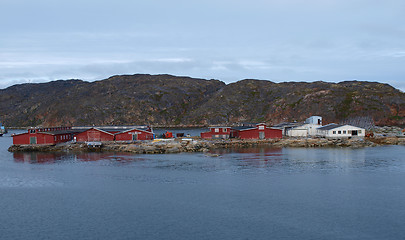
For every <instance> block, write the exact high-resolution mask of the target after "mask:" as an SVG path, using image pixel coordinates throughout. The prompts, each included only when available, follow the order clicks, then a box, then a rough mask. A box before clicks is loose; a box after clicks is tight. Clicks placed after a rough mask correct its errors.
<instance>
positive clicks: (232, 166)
mask: <svg viewBox="0 0 405 240" xmlns="http://www.w3.org/2000/svg"><path fill="white" fill-rule="evenodd" d="M10 144H11V137H10V134H7V135H5V136H4V137H0V206H1V212H0V239H404V238H405V225H404V222H405V157H404V155H405V147H403V146H384V147H376V148H363V149H347V148H344V149H302V148H298V149H294V148H283V149H274V148H256V149H240V150H237V149H233V150H223V151H216V153H218V154H219V155H220V156H219V157H210V156H207V155H204V154H201V153H195V154H189V153H187V154H169V155H131V154H125V153H122V154H118V153H115V154H110V153H108V154H106V153H101V154H79V155H73V154H39V153H38V154H35V153H32V154H17V153H15V154H13V153H9V152H7V148H8V146H9V145H10Z"/></svg>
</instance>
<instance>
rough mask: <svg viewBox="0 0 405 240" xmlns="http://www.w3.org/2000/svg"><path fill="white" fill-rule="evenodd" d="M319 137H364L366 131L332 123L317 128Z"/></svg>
mask: <svg viewBox="0 0 405 240" xmlns="http://www.w3.org/2000/svg"><path fill="white" fill-rule="evenodd" d="M317 135H318V136H321V137H327V138H343V137H364V136H365V135H366V130H365V129H364V128H359V127H355V126H351V125H340V124H336V123H331V124H328V125H325V126H323V127H319V128H317Z"/></svg>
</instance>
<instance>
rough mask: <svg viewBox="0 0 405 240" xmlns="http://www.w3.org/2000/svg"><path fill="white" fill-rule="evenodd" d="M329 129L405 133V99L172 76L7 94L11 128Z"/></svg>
mask: <svg viewBox="0 0 405 240" xmlns="http://www.w3.org/2000/svg"><path fill="white" fill-rule="evenodd" d="M311 115H319V116H323V118H324V122H325V123H329V122H341V121H347V120H348V119H351V118H358V117H366V118H367V119H373V120H374V122H375V124H377V125H398V126H404V125H405V93H403V92H401V91H400V90H398V89H395V88H393V87H392V86H390V85H388V84H383V83H378V82H366V81H345V82H340V83H328V82H322V81H318V82H311V83H308V82H282V83H274V82H271V81H267V80H253V79H245V80H241V81H238V82H235V83H230V84H225V83H224V82H222V81H219V80H205V79H196V78H190V77H177V76H172V75H148V74H135V75H120V76H112V77H110V78H107V79H105V80H100V81H95V82H85V81H82V80H58V81H52V82H47V83H26V84H19V85H14V86H11V87H8V88H6V89H1V90H0V118H1V119H2V120H3V122H4V124H5V125H6V126H12V127H25V126H39V125H42V126H56V125H73V126H81V125H92V124H95V125H133V124H135V125H143V124H151V125H160V126H163V125H166V126H167V125H170V126H181V125H210V124H231V123H237V122H267V123H268V124H277V123H280V122H286V121H302V120H304V119H305V118H307V117H309V116H311Z"/></svg>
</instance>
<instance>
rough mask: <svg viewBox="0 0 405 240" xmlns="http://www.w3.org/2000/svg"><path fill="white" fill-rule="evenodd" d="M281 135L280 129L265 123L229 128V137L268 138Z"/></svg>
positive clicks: (280, 136)
mask: <svg viewBox="0 0 405 240" xmlns="http://www.w3.org/2000/svg"><path fill="white" fill-rule="evenodd" d="M282 136H283V135H282V130H280V129H274V128H269V127H267V125H266V124H265V123H259V124H256V125H251V126H240V127H233V128H231V137H234V138H240V139H270V138H282Z"/></svg>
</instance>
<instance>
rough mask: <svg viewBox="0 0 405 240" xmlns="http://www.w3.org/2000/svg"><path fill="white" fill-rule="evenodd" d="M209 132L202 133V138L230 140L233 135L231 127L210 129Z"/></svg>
mask: <svg viewBox="0 0 405 240" xmlns="http://www.w3.org/2000/svg"><path fill="white" fill-rule="evenodd" d="M209 129H210V130H209V131H208V132H202V133H201V138H209V139H228V138H229V137H230V134H231V128H230V127H210V128H209Z"/></svg>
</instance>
